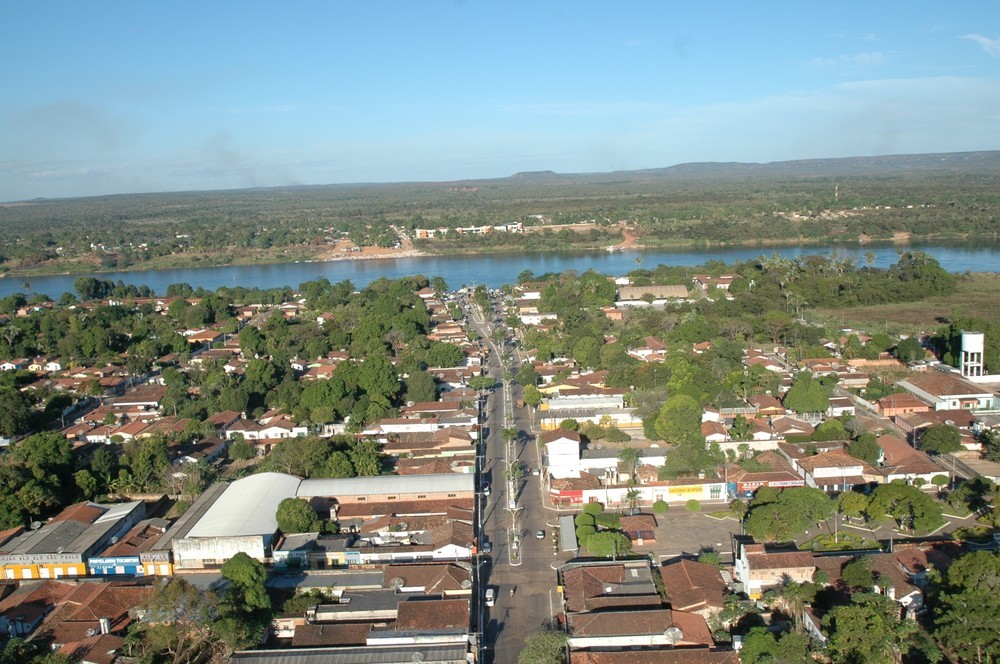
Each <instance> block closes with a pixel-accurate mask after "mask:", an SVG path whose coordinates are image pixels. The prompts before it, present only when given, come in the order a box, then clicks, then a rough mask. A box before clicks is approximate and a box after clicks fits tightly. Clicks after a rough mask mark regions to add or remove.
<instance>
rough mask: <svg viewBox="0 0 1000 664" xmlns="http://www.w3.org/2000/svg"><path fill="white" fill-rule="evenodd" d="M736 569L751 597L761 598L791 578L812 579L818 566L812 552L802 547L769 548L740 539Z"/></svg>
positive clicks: (803, 581) (800, 580) (734, 567)
mask: <svg viewBox="0 0 1000 664" xmlns="http://www.w3.org/2000/svg"><path fill="white" fill-rule="evenodd" d="M733 571H734V573H735V576H736V579H737V580H738V581H739V582H740V583H742V584H743V592H745V593H746V594H747V596H748V597H750V599H760V596H761V595H762V594H763V593H764V591H765V590H768V589H770V588H777V587H780V586H783V585H785V584H786V583H787V582H788V581H795V582H797V583H808V582H811V581H812V577H813V573H814V572H815V571H816V565H815V563H814V562H813V557H812V554H811V553H809V552H808V551H799V550H797V549H796V550H776V549H775V550H770V551H769V550H767V549H766V548H765V546H764V545H763V544H752V543H747V542H740V541H738V542H737V551H736V556H735V558H734V564H733Z"/></svg>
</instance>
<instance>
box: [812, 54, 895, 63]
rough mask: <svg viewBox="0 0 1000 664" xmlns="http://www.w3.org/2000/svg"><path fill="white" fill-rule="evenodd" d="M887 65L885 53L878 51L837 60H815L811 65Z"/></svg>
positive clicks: (839, 57)
mask: <svg viewBox="0 0 1000 664" xmlns="http://www.w3.org/2000/svg"><path fill="white" fill-rule="evenodd" d="M883 63H885V53H881V52H878V51H874V52H869V53H855V54H854V55H841V56H838V57H836V58H813V59H812V60H810V61H809V64H811V65H813V66H814V67H843V66H853V67H877V66H879V65H881V64H883Z"/></svg>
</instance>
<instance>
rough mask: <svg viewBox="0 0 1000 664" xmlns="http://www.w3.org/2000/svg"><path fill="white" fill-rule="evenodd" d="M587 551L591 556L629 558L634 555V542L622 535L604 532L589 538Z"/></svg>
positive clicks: (608, 531)
mask: <svg viewBox="0 0 1000 664" xmlns="http://www.w3.org/2000/svg"><path fill="white" fill-rule="evenodd" d="M587 551H589V552H590V554H591V555H594V556H603V557H608V558H611V557H613V556H627V555H628V554H630V553H632V542H631V541H629V538H628V537H626V536H625V535H624V534H622V533H618V532H613V531H610V530H602V531H600V532H596V533H594V534H593V535H591V536H590V537H588V538H587Z"/></svg>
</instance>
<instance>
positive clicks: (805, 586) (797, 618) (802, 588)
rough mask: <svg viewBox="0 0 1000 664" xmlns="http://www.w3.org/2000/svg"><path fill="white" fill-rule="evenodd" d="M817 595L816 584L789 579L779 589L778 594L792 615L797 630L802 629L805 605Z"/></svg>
mask: <svg viewBox="0 0 1000 664" xmlns="http://www.w3.org/2000/svg"><path fill="white" fill-rule="evenodd" d="M815 595H816V586H815V585H813V584H812V583H798V582H797V581H792V580H791V579H789V580H788V581H787V582H786V583H785V585H783V586H782V587H781V588H780V589H779V590H778V596H779V597H780V598H781V603H782V604H783V605H784V606H785V610H786V611H788V613H789V614H790V615H791V616H792V623H793V624H794V625H795V629H796V631H801V630H802V612H803V610H804V609H805V605H806V604H807V603H808V602H811V601H812V599H813V597H814V596H815Z"/></svg>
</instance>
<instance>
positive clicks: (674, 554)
mask: <svg viewBox="0 0 1000 664" xmlns="http://www.w3.org/2000/svg"><path fill="white" fill-rule="evenodd" d="M495 317H496V314H495V313H492V312H491V313H490V314H489V315H488V316H487V317H485V318H484V317H483V316H482V315H480V312H479V311H478V307H473V308H472V313H471V315H470V320H471V322H472V323H473V325H474V326H475V327H476V329H477V330H478V332H479V334H480V335H481V336H482V337H483V338H484V339H486V340H488V342H487V345H488V347H489V348H490V356H489V360H488V364H487V367H486V368H487V371H488V373H489V375H490V376H493V377H495V378H496V379H497V386H496V387H495V388H494V389H493V390H492V391H491V392H490V394H489V396H488V397H487V398H486V400H485V402H484V415H485V426H486V431H485V435H484V441H483V442H484V444H483V445H482V447H481V449H480V457H479V463H480V469H481V479H482V482H483V486H485V485H486V484H488V485H489V486H490V493H489V495H485V492H483V491H482V486H481V487H480V494H479V501H480V502H479V507H480V509H481V510H482V512H481V519H480V523H481V526H482V530H481V535H482V537H481V540H480V541H481V542H487V541H488V542H489V543H490V544H492V551H491V552H490V553H489V554H480V555H479V556H478V560H479V574H478V586H477V587H478V588H479V592H480V595H479V597H478V600H479V601H478V605H479V608H478V609H477V611H481V613H480V614H479V615H478V616H477V624H478V626H479V627H480V628H481V633H482V635H483V639H482V645H483V650H482V656H483V661H486V662H498V663H499V662H514V661H516V660H517V656H518V653H519V652H520V651H521V650H522V648H523V646H524V641H525V639H526V638H528V637H529V636H531V635H532V634H534V633H536V632H538V631H539V630H541V629H544V628H545V627H548V626H550V625H553V624H554V619H555V617H556V616H558V614H559V613H560V611H561V607H560V605H559V595H558V592H557V590H556V585H557V578H556V573H555V569H556V568H557V567H558V566H559V565H562V564H563V563H565V562H566V561H568V560H570V559H571V558H572V557H573V555H574V554H572V553H562V554H560V553H557V552H556V550H555V541H554V539H553V534H554V532H555V530H556V528H555V527H556V525H557V523H558V519H559V516H561V515H562V514H566V513H575V510H574V511H572V512H566V511H563V510H559V509H557V508H555V507H554V506H553V505H552V504H551V501H550V500H549V499H548V495H547V494H546V489H545V479H544V477H543V476H542V475H538V476H535V475H532V474H531V472H530V470H529V469H533V468H541V458H540V450H539V449H538V446H537V444H536V442H535V440H536V436H537V434H538V433H539V432H538V430H537V428H535V426H534V422H533V420H532V417H531V413H530V411H529V409H527V408H524V407H521V408H517V407H516V406H515V403H516V401H517V400H518V399H519V398H520V391H521V388H520V386H518V385H517V384H516V383H513V382H510V383H509V386H508V388H507V389H504V387H503V380H502V379H503V377H504V375H505V374H506V375H512V374H513V373H516V372H517V369H518V366H517V353H516V351H510V350H507V348H508V346H507V344H506V343H497V342H499V341H501V339H500V338H499V336H497V337H495V336H494V335H495V330H496V329H497V326H494V325H492V324H490V321H491V320H493V319H495ZM501 353H503V354H504V355H505V356H507V365H506V367H504V366H503V365H502V364H501V359H500V358H501ZM508 400H512V401H513V402H515V403H511V404H509V405H508V403H507V401H508ZM505 428H506V429H508V430H515V431H516V433H517V437H516V439H515V441H514V442H513V444H512V445H511V446H510V447H509V448H508V446H507V443H506V441H505V435H504V433H503V432H504V429H505ZM509 435H510V434H508V436H509ZM513 465H519V466H520V467H521V468H523V469H524V470H525V473H524V476H523V477H522V478H521V479H520V480H519V482H518V483H517V486H516V489H515V492H516V496H514V499H513V500H511V496H509V495H508V487H509V485H508V482H507V479H506V478H507V471H508V468H510V467H511V466H513ZM512 507H513V508H512ZM647 509H648V508H647ZM702 509H703V510H704V511H699V512H687V511H685V509H684V506H682V505H672V506H671V507H670V509H669V511H668V512H666V513H663V514H657V515H656V520H657V524H658V525H657V528H656V541H655V543H653V544H645V545H641V546H635V547H634V551H633V552H634V553H636V554H640V555H648V556H649V557H650V559H651V561H653V562H654V563H657V564H660V563H664V562H669V561H671V560H675V559H678V558H693V557H696V556H697V555H698V554H699V553H701V552H702V551H706V550H712V551H715V552H717V553H719V554H720V556H721V557H722V559H723V561H724V562H726V563H731V562H732V554H733V551H732V548H733V535H734V534H739V533H740V523H739V522H738V521H737V520H736V519H734V518H733V517H732V516H729V514H728V511H727V507H726V505H725V504H724V503H721V502H720V503H718V504H703V505H702ZM973 521H974V519H973V518H972V517H967V518H957V517H956V518H949V519H948V523H947V524H946V525H945V526H944V527H943V528H942V529H940V530H939V531H938V532H936V533H933V534H932V536H936V537H943V536H945V533H950V532H952V531H953V530H954V529H956V528H958V527H960V526H962V525H969V524H971V523H972V522H973ZM539 530H543V531H544V537H543V538H542V539H537V538H536V537H535V533H536V532H537V531H539ZM836 530H839V531H840V532H843V533H846V532H850V533H852V534H854V535H858V536H862V537H864V538H866V539H869V540H872V539H879V540H883V541H889V540H894V541H896V542H900V541H903V540H905V539H907V538H908V536H907V535H905V534H902V533H899V532H898V531H896V530H894V529H892V528H891V526H890V525H889V524H886V525H883V526H880V527H878V528H876V529H875V530H871V529H869V528H868V527H866V526H864V525H861V524H845V523H844V521H843V519H840V520H839V521H838V520H836V519H830V520H828V521H827V522H825V523H823V524H820V525H818V526H817V528H816V529H811V530H810V533H809V534H804V535H803V536H802V537H800V538H798V539H797V543H800V544H801V543H802V542H805V541H807V540H809V539H811V538H812V537H814V536H816V535H817V534H825V533H833V532H834V531H836ZM515 538H516V539H517V543H518V545H519V546H515ZM487 588H492V589H493V591H494V593H495V602H494V606H492V607H486V606H485V602H484V601H483V597H484V594H485V592H486V589H487ZM512 590H513V593H512V592H511V591H512Z"/></svg>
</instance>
